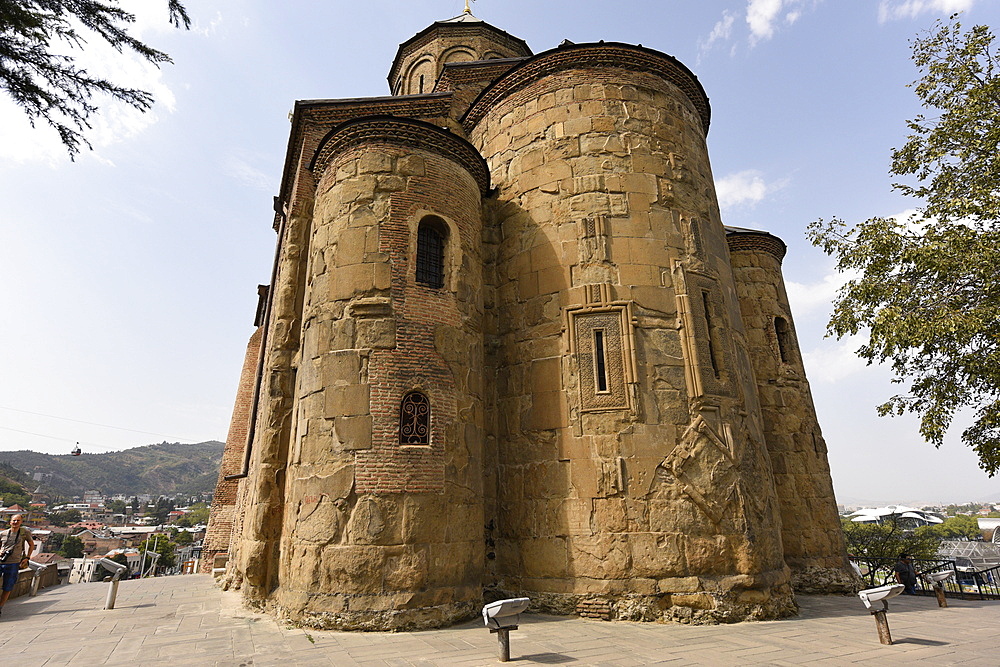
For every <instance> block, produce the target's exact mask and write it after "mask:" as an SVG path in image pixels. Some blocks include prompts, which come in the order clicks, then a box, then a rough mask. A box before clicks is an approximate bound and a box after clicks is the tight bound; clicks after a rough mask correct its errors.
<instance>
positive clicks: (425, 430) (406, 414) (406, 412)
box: [399, 391, 431, 446]
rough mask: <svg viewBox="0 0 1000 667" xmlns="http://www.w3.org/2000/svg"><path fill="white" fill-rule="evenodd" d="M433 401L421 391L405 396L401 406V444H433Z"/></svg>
mask: <svg viewBox="0 0 1000 667" xmlns="http://www.w3.org/2000/svg"><path fill="white" fill-rule="evenodd" d="M430 436H431V402H430V401H429V400H428V399H427V397H426V396H424V395H423V394H421V393H420V392H419V391H413V392H410V393H409V394H407V395H406V396H404V397H403V402H402V403H401V404H400V406H399V444H400V445H403V446H414V445H417V446H419V445H429V444H431V439H430Z"/></svg>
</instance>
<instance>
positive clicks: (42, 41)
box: [0, 0, 191, 157]
mask: <svg viewBox="0 0 1000 667" xmlns="http://www.w3.org/2000/svg"><path fill="white" fill-rule="evenodd" d="M167 10H168V14H169V20H170V22H171V23H172V24H173V25H174V26H177V27H182V26H183V27H184V28H188V27H190V24H191V19H190V18H189V17H188V14H187V10H185V8H184V6H183V5H182V4H181V2H180V0H167ZM134 22H135V15H134V14H131V13H129V12H127V11H125V10H124V9H122V8H121V7H119V6H118V0H103V1H98V0H0V88H2V89H3V90H4V91H5V92H6V93H7V94H9V95H10V96H11V98H12V99H13V100H14V102H15V103H16V104H17V105H18V106H20V107H21V108H22V109H23V110H24V112H25V114H27V116H28V120H29V121H30V122H31V124H32V126H34V125H35V122H36V121H39V120H42V121H45V122H46V123H48V125H50V126H51V127H52V128H54V129H55V130H56V132H58V133H59V138H60V139H61V140H62V142H63V145H65V146H66V149H67V150H68V151H69V154H70V156H71V157H72V156H73V155H75V154H76V153H78V152H79V151H80V146H81V144H82V145H85V146H87V147H88V148H89V147H90V143H89V142H88V141H87V139H86V138H85V137H84V136H83V132H84V131H85V130H87V129H90V121H89V119H90V116H91V115H92V114H93V113H95V112H96V111H97V109H98V106H97V102H96V101H95V100H94V96H95V95H105V96H108V97H110V98H112V99H115V100H119V101H121V102H124V103H125V104H128V105H129V106H132V107H134V108H136V109H139V110H140V111H146V110H148V109H149V108H150V107H151V106H152V104H153V96H152V95H151V94H150V93H148V92H146V91H144V90H138V89H135V88H127V87H124V86H120V85H118V84H116V83H113V82H111V81H108V80H107V79H104V78H101V77H99V76H94V75H92V74H91V73H89V72H88V71H87V70H86V69H82V68H80V67H78V66H77V65H76V64H75V62H74V58H73V57H71V56H67V55H61V54H59V53H57V52H56V51H57V50H58V48H59V47H60V45H64V46H66V47H68V48H69V49H82V48H84V45H85V43H86V38H87V37H90V36H92V35H93V34H96V35H97V36H98V37H99V38H101V39H103V40H104V41H105V42H107V43H108V44H110V45H111V46H112V47H114V49H115V50H116V51H118V52H119V53H122V52H124V51H131V52H133V53H135V54H137V55H139V56H140V57H142V58H143V59H144V60H146V61H148V62H150V63H153V64H154V65H157V66H159V65H160V63H165V62H170V57H169V56H168V55H167V54H166V53H163V52H162V51H158V50H156V49H154V48H152V47H150V46H147V45H146V44H144V43H143V42H141V41H139V40H138V39H136V38H135V37H133V36H132V35H130V34H129V32H128V28H129V27H130V24H132V23H134Z"/></svg>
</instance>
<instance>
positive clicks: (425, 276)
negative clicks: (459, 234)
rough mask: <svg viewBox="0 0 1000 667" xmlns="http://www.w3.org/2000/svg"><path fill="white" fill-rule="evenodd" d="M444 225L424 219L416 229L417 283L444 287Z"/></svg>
mask: <svg viewBox="0 0 1000 667" xmlns="http://www.w3.org/2000/svg"><path fill="white" fill-rule="evenodd" d="M444 242H445V231H444V224H443V223H441V222H440V221H438V220H437V219H435V218H424V219H423V220H421V221H420V226H419V227H418V228H417V282H418V283H423V284H425V285H427V286H428V287H444Z"/></svg>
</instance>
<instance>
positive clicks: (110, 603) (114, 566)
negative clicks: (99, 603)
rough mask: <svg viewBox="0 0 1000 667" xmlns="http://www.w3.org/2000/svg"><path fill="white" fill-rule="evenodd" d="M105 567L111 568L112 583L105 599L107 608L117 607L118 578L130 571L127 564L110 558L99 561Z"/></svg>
mask: <svg viewBox="0 0 1000 667" xmlns="http://www.w3.org/2000/svg"><path fill="white" fill-rule="evenodd" d="M98 562H99V563H100V564H101V565H102V566H104V568H105V569H108V570H111V572H113V573H114V574H113V575H112V576H111V585H110V586H108V597H106V598H105V599H104V608H105V609H114V608H115V599H116V598H117V597H118V580H119V579H121V577H122V575H123V574H125V573H126V572H127V571H128V566H127V565H122V564H121V563H116V562H114V561H113V560H111V559H110V558H102V559H100V560H99V561H98Z"/></svg>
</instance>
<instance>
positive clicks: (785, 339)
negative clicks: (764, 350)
mask: <svg viewBox="0 0 1000 667" xmlns="http://www.w3.org/2000/svg"><path fill="white" fill-rule="evenodd" d="M774 335H775V337H776V338H777V339H778V354H779V355H780V356H781V363H783V364H787V363H788V360H789V355H788V350H789V347H790V343H791V341H789V335H788V322H786V321H785V318H783V317H775V318H774Z"/></svg>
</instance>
